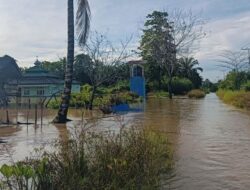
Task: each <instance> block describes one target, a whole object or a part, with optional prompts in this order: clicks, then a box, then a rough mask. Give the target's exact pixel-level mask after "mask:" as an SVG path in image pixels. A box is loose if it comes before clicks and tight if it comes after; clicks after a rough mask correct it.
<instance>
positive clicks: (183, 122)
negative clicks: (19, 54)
mask: <svg viewBox="0 0 250 190" xmlns="http://www.w3.org/2000/svg"><path fill="white" fill-rule="evenodd" d="M14 113H15V110H12V112H11V115H12V114H13V115H14ZM32 114H34V113H30V115H32ZM55 114H56V112H55V111H52V110H46V111H44V120H43V124H44V125H43V126H41V125H40V124H39V125H38V126H37V127H34V126H33V125H30V126H28V127H27V126H26V125H25V126H19V127H15V126H12V127H2V128H0V139H1V140H5V141H7V143H6V144H0V164H3V163H9V162H10V161H11V159H13V160H19V159H23V158H24V157H25V156H28V155H29V153H30V152H32V150H33V149H34V147H40V146H45V145H48V144H50V142H52V141H54V140H55V139H56V138H65V137H66V136H67V135H68V133H69V131H72V130H74V127H75V126H79V124H80V123H82V112H81V110H70V117H71V118H72V119H73V120H74V122H70V123H68V124H67V126H64V125H58V126H54V125H52V124H49V121H52V119H53V117H54V115H55ZM26 115H27V111H25V110H22V111H19V116H18V121H23V122H24V121H26ZM32 116H33V115H32ZM32 116H30V117H32ZM83 118H84V120H88V123H92V124H94V125H95V126H97V127H96V128H95V130H107V129H116V128H119V127H120V126H121V125H122V124H126V123H128V124H131V123H136V124H140V125H144V126H151V127H153V128H155V129H157V130H160V131H161V132H162V133H165V134H166V135H167V136H168V138H169V141H170V143H171V146H172V148H173V151H174V159H175V166H174V169H173V172H172V173H171V174H170V175H169V176H168V178H169V179H168V184H167V185H166V186H165V187H164V189H178V190H179V189H180V190H221V189H223V190H224V189H225V190H249V189H250V113H249V112H247V111H242V110H239V109H236V108H234V107H231V106H228V105H225V104H223V103H222V102H221V101H220V100H219V99H218V98H217V97H216V95H215V94H210V95H208V96H207V97H206V98H205V99H203V100H190V99H186V98H184V97H178V98H175V99H174V100H172V101H171V100H168V99H165V98H163V99H149V100H147V103H146V104H145V111H144V112H141V113H127V114H123V115H122V116H119V117H118V116H115V115H111V116H108V117H103V115H102V114H100V113H97V112H85V113H83ZM4 119H5V112H4V111H3V110H1V111H0V120H4ZM15 119H16V118H15V117H13V118H12V120H13V121H14V120H15ZM31 122H33V121H32V120H31ZM38 123H41V122H40V120H38Z"/></svg>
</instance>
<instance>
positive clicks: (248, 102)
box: [216, 89, 250, 110]
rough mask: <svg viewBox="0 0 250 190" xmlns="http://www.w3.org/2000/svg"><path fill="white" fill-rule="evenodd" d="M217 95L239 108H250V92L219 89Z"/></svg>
mask: <svg viewBox="0 0 250 190" xmlns="http://www.w3.org/2000/svg"><path fill="white" fill-rule="evenodd" d="M216 94H217V96H218V97H219V98H220V99H221V100H222V101H223V102H225V103H227V104H231V105H233V106H236V107H238V108H243V109H248V110H249V109H250V92H246V91H243V90H242V91H232V90H222V89H220V90H218V92H217V93H216Z"/></svg>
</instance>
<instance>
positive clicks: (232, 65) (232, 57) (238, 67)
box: [217, 50, 248, 90]
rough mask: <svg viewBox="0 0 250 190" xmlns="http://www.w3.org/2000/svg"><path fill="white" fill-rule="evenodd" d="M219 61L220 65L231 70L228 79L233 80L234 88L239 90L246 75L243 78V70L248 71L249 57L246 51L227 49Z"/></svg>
mask: <svg viewBox="0 0 250 190" xmlns="http://www.w3.org/2000/svg"><path fill="white" fill-rule="evenodd" d="M217 61H218V62H220V65H218V66H219V67H222V68H224V69H226V71H230V73H229V74H228V76H227V78H226V81H227V80H229V81H230V80H232V82H233V89H234V90H239V89H240V86H241V82H242V80H243V79H244V77H243V78H242V76H243V75H242V71H247V65H248V59H247V55H246V54H245V52H240V51H230V50H225V51H223V53H221V54H220V58H219V59H218V60H217Z"/></svg>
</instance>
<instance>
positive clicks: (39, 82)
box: [0, 60, 80, 103]
mask: <svg viewBox="0 0 250 190" xmlns="http://www.w3.org/2000/svg"><path fill="white" fill-rule="evenodd" d="M19 71H20V70H19ZM0 72H1V69H0ZM4 89H5V91H6V93H7V94H8V96H9V97H16V96H18V97H20V98H21V103H25V102H27V100H28V99H30V100H31V102H35V101H37V100H39V99H43V100H46V99H49V98H51V97H58V96H60V95H61V93H62V92H63V89H64V80H63V79H60V77H58V76H57V75H55V74H52V73H49V72H48V71H47V70H45V69H44V68H43V67H42V63H41V62H40V61H38V60H36V62H35V63H34V66H33V67H31V68H29V69H27V70H26V71H25V72H24V73H23V74H22V75H21V77H20V76H19V77H18V79H10V80H8V81H7V82H6V83H5V85H4ZM72 92H73V93H77V92H80V83H79V82H77V81H73V84H72Z"/></svg>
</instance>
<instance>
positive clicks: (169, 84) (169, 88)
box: [168, 77, 173, 99]
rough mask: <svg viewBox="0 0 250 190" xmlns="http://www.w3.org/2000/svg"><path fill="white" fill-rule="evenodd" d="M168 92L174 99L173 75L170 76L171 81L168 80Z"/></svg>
mask: <svg viewBox="0 0 250 190" xmlns="http://www.w3.org/2000/svg"><path fill="white" fill-rule="evenodd" d="M168 93H169V98H170V99H173V91H172V77H169V81H168Z"/></svg>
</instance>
